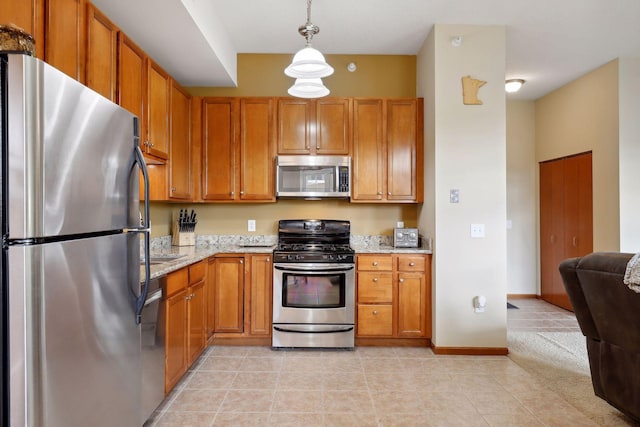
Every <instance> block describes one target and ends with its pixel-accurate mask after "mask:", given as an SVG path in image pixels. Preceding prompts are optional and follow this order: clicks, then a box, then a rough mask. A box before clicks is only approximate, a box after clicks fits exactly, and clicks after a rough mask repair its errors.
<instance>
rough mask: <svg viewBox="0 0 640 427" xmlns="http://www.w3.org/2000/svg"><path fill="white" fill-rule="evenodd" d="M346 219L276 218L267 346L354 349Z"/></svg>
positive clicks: (352, 267)
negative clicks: (271, 298)
mask: <svg viewBox="0 0 640 427" xmlns="http://www.w3.org/2000/svg"><path fill="white" fill-rule="evenodd" d="M350 229H351V226H350V223H349V221H339V220H315V219H299V220H281V221H280V222H279V224H278V245H277V247H276V249H275V250H274V252H273V334H272V347H273V348H282V347H285V348H286V347H314V348H353V347H354V342H355V334H354V327H355V252H354V250H353V249H352V248H351V246H350V244H349V241H350Z"/></svg>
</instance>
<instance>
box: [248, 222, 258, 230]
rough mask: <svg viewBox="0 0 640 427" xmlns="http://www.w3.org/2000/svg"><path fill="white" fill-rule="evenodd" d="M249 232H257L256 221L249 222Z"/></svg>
mask: <svg viewBox="0 0 640 427" xmlns="http://www.w3.org/2000/svg"><path fill="white" fill-rule="evenodd" d="M247 231H256V220H255V219H249V220H247Z"/></svg>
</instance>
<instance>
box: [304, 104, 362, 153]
mask: <svg viewBox="0 0 640 427" xmlns="http://www.w3.org/2000/svg"><path fill="white" fill-rule="evenodd" d="M315 110H316V117H315V126H316V135H315V136H316V138H315V147H312V148H315V153H316V154H342V155H345V156H347V155H349V154H350V147H351V127H350V124H351V114H352V112H351V100H350V99H349V98H323V99H318V100H316V105H315Z"/></svg>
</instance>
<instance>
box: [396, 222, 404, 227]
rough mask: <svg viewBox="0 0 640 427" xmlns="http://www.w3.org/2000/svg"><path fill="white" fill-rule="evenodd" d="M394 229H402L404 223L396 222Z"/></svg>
mask: <svg viewBox="0 0 640 427" xmlns="http://www.w3.org/2000/svg"><path fill="white" fill-rule="evenodd" d="M396 228H404V221H397V222H396Z"/></svg>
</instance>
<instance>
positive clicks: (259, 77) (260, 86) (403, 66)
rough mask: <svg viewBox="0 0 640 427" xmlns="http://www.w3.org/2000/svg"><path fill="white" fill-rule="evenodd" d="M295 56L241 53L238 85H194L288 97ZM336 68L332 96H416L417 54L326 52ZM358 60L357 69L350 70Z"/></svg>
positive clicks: (219, 92)
mask: <svg viewBox="0 0 640 427" xmlns="http://www.w3.org/2000/svg"><path fill="white" fill-rule="evenodd" d="M292 56H293V55H283V54H280V55H276V54H262V55H260V54H239V55H238V87H230V88H203V87H191V88H188V90H189V92H191V94H193V95H200V96H289V95H288V94H287V89H289V87H291V86H292V85H293V83H294V79H292V78H290V77H287V76H286V75H285V74H284V69H285V68H286V67H287V66H288V65H289V63H290V62H291V58H292ZM325 59H326V60H327V62H328V63H329V64H330V65H331V66H332V67H333V68H334V70H335V71H334V73H333V75H331V76H329V77H326V78H324V79H323V82H324V84H325V86H327V88H329V90H330V91H331V93H330V95H329V96H362V97H369V96H375V97H394V96H397V97H402V96H410V97H411V96H416V57H415V56H414V55H325ZM350 62H355V63H356V65H357V70H356V71H355V72H353V73H351V72H349V71H348V70H347V64H349V63H350Z"/></svg>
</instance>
